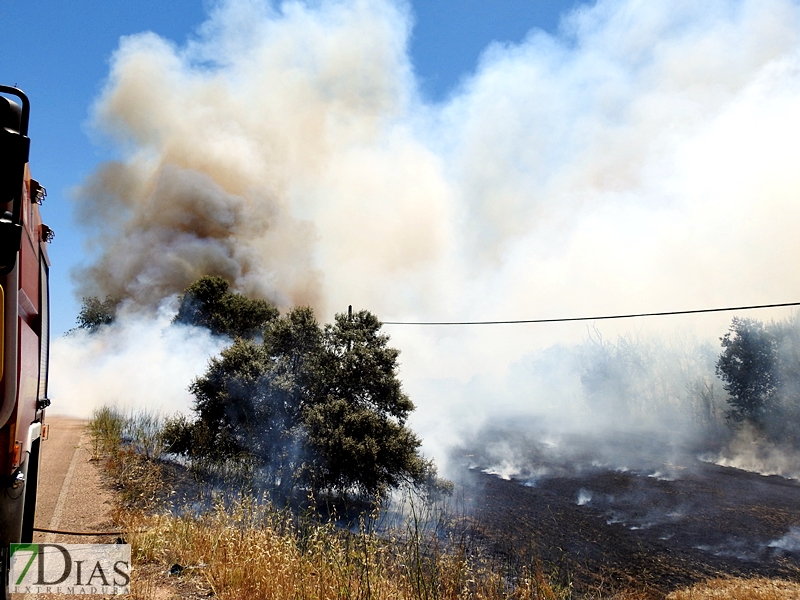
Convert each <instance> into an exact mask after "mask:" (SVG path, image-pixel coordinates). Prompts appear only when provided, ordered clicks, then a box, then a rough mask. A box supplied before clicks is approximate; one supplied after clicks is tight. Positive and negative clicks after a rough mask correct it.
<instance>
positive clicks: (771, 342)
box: [716, 317, 779, 425]
mask: <svg viewBox="0 0 800 600" xmlns="http://www.w3.org/2000/svg"><path fill="white" fill-rule="evenodd" d="M720 340H721V342H722V347H723V348H724V350H723V351H722V354H720V357H719V359H718V360H717V366H716V371H717V375H718V376H719V378H720V379H722V381H723V388H724V389H725V391H726V392H728V394H729V400H728V401H729V403H730V405H731V407H732V408H731V410H729V411H728V418H729V419H731V420H732V421H734V422H737V423H738V422H742V421H745V420H747V421H750V422H752V423H754V424H757V425H764V423H765V420H766V419H767V418H768V417H769V416H770V413H771V412H772V411H774V408H775V405H776V396H777V392H778V385H777V383H778V377H776V368H777V366H778V363H779V353H778V338H777V336H776V328H775V327H774V326H772V327H767V326H765V325H764V324H763V323H761V322H760V321H756V320H754V319H740V318H738V317H734V318H733V322H732V323H731V326H730V329H729V330H728V332H727V333H726V334H725V335H724V336H723V337H722V338H720Z"/></svg>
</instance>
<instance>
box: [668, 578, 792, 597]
mask: <svg viewBox="0 0 800 600" xmlns="http://www.w3.org/2000/svg"><path fill="white" fill-rule="evenodd" d="M798 598H800V583H795V582H791V581H783V580H780V579H766V578H763V577H758V578H754V579H712V580H710V581H706V582H705V583H701V584H697V585H695V586H692V587H691V588H687V589H685V590H679V591H676V592H672V593H671V594H669V595H668V596H667V600H797V599H798Z"/></svg>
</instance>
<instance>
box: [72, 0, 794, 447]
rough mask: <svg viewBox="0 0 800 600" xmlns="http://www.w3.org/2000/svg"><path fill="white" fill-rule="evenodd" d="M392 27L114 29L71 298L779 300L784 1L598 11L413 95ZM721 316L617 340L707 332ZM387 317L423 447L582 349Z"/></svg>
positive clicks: (530, 395)
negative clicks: (84, 254) (205, 284)
mask: <svg viewBox="0 0 800 600" xmlns="http://www.w3.org/2000/svg"><path fill="white" fill-rule="evenodd" d="M412 31H413V14H412V13H411V11H410V7H409V6H408V5H407V4H406V3H404V2H402V1H401V0H397V1H393V0H371V1H367V0H321V1H320V2H299V1H295V2H285V3H282V4H272V3H269V2H266V1H265V2H258V1H257V0H230V1H227V2H222V3H220V4H218V5H217V6H216V8H215V9H214V10H213V11H212V13H211V14H210V16H209V19H208V21H207V22H206V23H205V25H203V27H202V28H201V29H200V30H199V31H198V33H197V35H196V36H195V37H194V38H193V39H191V40H189V41H188V42H186V43H185V44H182V45H176V44H175V43H172V42H169V41H166V40H164V39H161V38H159V37H158V36H156V35H154V34H150V33H143V34H140V35H135V36H130V37H126V38H123V39H122V40H121V42H120V46H119V49H118V50H117V52H116V53H115V54H114V56H113V58H112V61H111V71H110V74H109V78H108V81H107V83H106V86H105V88H104V90H103V92H102V94H101V95H100V97H99V99H98V101H97V105H96V108H95V112H94V115H95V116H94V124H95V126H96V127H97V128H98V129H99V130H100V131H102V132H104V133H105V134H106V135H107V136H108V137H109V139H110V140H111V142H112V143H113V144H116V147H117V148H118V152H119V160H118V161H116V162H113V163H109V164H105V165H102V166H101V167H99V168H98V170H97V172H96V173H95V174H94V175H93V176H92V177H90V179H89V180H88V181H87V182H86V183H85V185H84V186H83V187H82V188H81V190H80V191H79V193H78V195H77V202H78V206H79V209H80V214H81V215H82V219H83V220H84V221H85V222H87V224H88V225H90V226H91V227H92V228H93V229H92V231H93V232H94V234H93V242H94V246H93V248H92V249H91V250H92V251H93V252H94V255H93V259H92V262H91V264H90V266H89V267H87V268H86V269H85V270H84V271H82V272H81V273H79V274H77V281H78V283H79V287H80V290H81V292H82V293H83V294H85V295H88V294H93V295H100V296H103V295H106V294H108V295H112V296H115V297H120V298H125V299H128V300H129V301H130V302H132V303H135V304H137V305H139V306H156V305H158V304H159V302H160V301H161V300H162V299H163V298H165V297H167V296H169V295H170V294H174V293H176V292H179V291H180V290H181V289H183V287H185V286H186V285H187V284H188V283H190V282H191V281H193V280H194V279H196V278H197V277H198V276H200V275H202V274H204V273H210V274H215V275H222V276H225V277H227V278H228V279H229V280H231V281H232V282H233V283H234V286H235V288H236V289H237V290H239V291H243V292H245V293H249V294H255V295H259V296H261V297H265V298H268V299H270V300H272V301H273V302H275V303H276V304H277V305H279V306H280V307H287V306H290V305H294V304H301V303H308V304H311V305H312V306H314V307H315V308H316V309H317V311H318V313H319V316H320V318H321V319H322V320H329V319H330V317H331V315H332V313H333V312H334V311H341V310H343V309H345V307H346V306H347V305H348V304H353V305H354V306H355V307H357V308H362V307H363V308H368V309H370V310H372V311H374V312H375V313H377V314H378V315H379V317H381V318H383V319H386V320H394V319H397V320H402V319H409V320H477V319H509V318H531V317H542V318H545V317H561V316H565V315H567V316H568V315H586V314H604V313H620V312H642V311H658V310H670V309H680V308H696V307H704V306H725V305H741V304H751V303H752V304H758V303H770V302H779V301H792V300H796V299H798V298H800V280H798V279H797V278H796V277H791V276H787V273H790V272H791V271H790V270H789V269H788V267H789V266H790V262H789V261H790V260H791V257H796V256H798V255H800V236H798V235H797V234H796V223H798V222H800V203H798V202H797V201H796V199H797V197H798V194H799V193H800V170H798V169H797V167H796V166H797V164H800V113H799V112H798V110H797V106H799V105H800V104H799V102H800V7H798V5H797V3H796V2H793V1H791V0H715V1H711V2H703V3H697V2H689V1H679V2H644V1H642V0H600V1H598V2H597V3H596V5H594V6H591V7H589V6H584V7H582V9H581V10H580V11H575V12H573V13H571V14H569V15H566V16H565V17H564V20H563V22H562V26H561V31H560V33H559V34H558V35H555V36H553V35H548V34H546V33H544V32H542V31H537V30H531V32H530V33H529V35H528V36H527V38H526V39H525V40H524V41H523V42H521V43H520V44H494V45H492V46H490V47H489V48H487V49H486V51H485V52H484V54H483V56H482V58H481V60H480V63H479V64H478V65H477V67H476V70H475V72H474V73H473V74H471V75H470V76H469V77H467V78H466V79H465V80H464V81H463V82H462V84H461V85H460V87H459V88H458V89H456V90H454V91H453V93H452V94H451V96H450V97H449V98H448V99H447V100H445V101H442V102H439V103H431V102H428V101H426V100H425V99H424V98H422V97H421V96H420V94H419V91H418V87H417V82H416V80H415V75H414V66H413V64H412V63H411V61H410V58H409V52H408V43H409V36H410V35H412ZM778 315H779V316H780V314H779V313H778ZM759 316H762V315H759ZM763 316H765V317H769V316H770V314H769V313H766V314H764V315H763ZM728 322H729V315H717V316H712V317H708V318H705V319H700V318H693V319H692V320H689V319H678V320H671V321H666V320H663V319H662V320H655V321H642V322H640V323H639V324H637V325H636V327H637V331H636V335H647V334H649V333H650V332H653V331H657V330H661V331H663V330H665V329H674V328H677V329H680V330H682V331H684V332H686V331H692V330H694V331H695V332H696V333H697V335H700V336H708V337H710V338H711V339H712V341H716V340H713V338H714V337H719V336H720V335H721V334H722V333H724V331H725V329H726V328H727V323H728ZM628 327H633V325H631V324H630V323H625V324H623V323H615V324H611V323H609V324H606V325H603V328H602V329H603V332H604V333H605V335H606V337H608V338H609V339H610V337H609V336H616V335H617V334H618V333H620V332H624V331H625V328H628ZM389 332H390V333H391V334H392V336H393V342H394V344H395V345H397V346H398V347H399V348H401V349H402V350H403V355H402V357H401V358H402V360H403V373H402V376H403V379H404V381H405V385H406V389H407V391H408V392H409V394H410V396H411V397H412V399H413V400H414V401H415V402H416V404H417V405H418V411H417V413H416V414H415V417H414V422H413V423H412V425H414V426H415V427H416V428H417V429H418V430H419V431H420V432H421V433H422V434H423V436H424V438H425V444H426V447H427V448H428V449H429V451H432V452H434V453H435V454H436V455H437V456H442V455H443V454H444V450H443V449H444V448H446V447H447V446H448V445H450V444H451V443H452V442H453V441H454V440H456V439H457V438H458V436H459V435H460V431H462V430H469V429H470V428H472V427H474V426H477V425H479V424H480V423H481V422H482V421H483V420H484V418H485V417H486V416H487V415H488V414H491V413H495V414H496V413H505V414H510V413H515V414H516V413H529V414H530V413H537V412H541V411H542V410H544V409H543V408H542V406H543V405H546V404H547V403H548V401H549V399H548V396H547V394H546V392H545V393H536V392H535V390H532V389H531V386H527V387H526V386H521V387H520V386H516V385H513V384H512V382H513V381H514V373H519V372H520V365H524V364H525V362H526V361H528V360H530V359H529V358H524V357H526V356H530V354H529V353H531V352H533V353H534V354H535V355H536V356H538V355H539V354H537V353H539V352H541V349H542V348H546V347H548V346H552V345H554V344H574V343H577V342H579V341H581V340H582V339H585V337H586V329H585V328H584V327H583V326H582V325H576V326H566V325H552V326H542V327H538V328H533V327H516V328H514V327H508V326H506V327H500V328H488V327H486V328H478V329H475V328H473V329H470V328H453V329H445V328H440V329H423V328H411V327H408V328H401V327H393V328H391V329H390V330H389ZM687 335H688V336H690V335H691V334H690V333H687ZM548 356H552V353H551V354H549V355H548ZM558 368H559V367H558V366H556V369H558ZM534 387H535V386H534ZM562 388H563V386H562ZM564 393H567V392H564ZM575 393H576V394H578V393H579V390H576V391H575ZM555 397H556V396H554V398H555ZM557 397H562V395H559V396H557ZM552 403H553V406H552V409H550V408H547V409H546V410H547V411H548V412H549V413H550V414H553V413H558V412H559V410H560V409H559V405H558V403H557V402H555V401H553V402H552ZM573 406H580V402H575V403H573ZM610 410H611V409H610ZM587 414H588V413H586V412H585V411H584V412H581V411H580V410H576V411H573V412H569V411H568V412H567V415H566V417H567V420H569V421H570V422H575V421H580V420H581V419H584V420H585V421H586V425H587V426H593V425H594V421H593V420H592V419H591V418H589V417H587V416H586V415H587ZM587 419H588V420H587Z"/></svg>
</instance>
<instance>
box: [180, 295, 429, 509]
mask: <svg viewBox="0 0 800 600" xmlns="http://www.w3.org/2000/svg"><path fill="white" fill-rule="evenodd" d="M380 329H381V323H380V321H379V320H378V319H377V317H375V315H373V314H372V313H370V312H368V311H360V312H357V313H355V314H353V315H352V317H348V316H347V315H336V318H335V322H334V323H333V324H330V325H326V326H325V327H321V326H320V325H319V323H318V322H317V321H316V318H315V317H314V313H313V311H312V310H311V309H310V308H307V307H302V308H296V309H294V310H292V311H290V312H289V313H288V314H286V315H284V316H282V317H280V318H278V319H274V320H272V321H270V322H269V323H268V325H267V327H266V328H265V330H264V333H263V340H262V341H255V340H247V339H238V340H237V341H236V342H234V344H233V345H232V346H231V347H229V348H227V349H226V350H224V351H223V352H222V353H221V355H220V356H219V357H217V358H214V359H212V361H211V363H210V365H209V368H208V370H207V372H206V373H205V374H204V375H203V376H202V377H199V378H198V379H196V380H195V381H194V382H193V383H192V385H191V387H190V390H191V392H192V393H193V394H194V396H195V405H194V412H195V415H196V418H195V420H194V421H192V422H188V421H184V422H179V423H177V424H174V423H173V425H172V427H171V429H170V431H171V434H170V435H171V442H172V444H173V449H174V450H175V451H177V452H181V453H183V454H187V455H190V456H205V457H214V458H215V459H217V460H224V459H225V458H227V457H232V456H236V455H240V454H242V453H246V454H247V455H249V456H251V457H253V458H254V459H255V460H256V461H257V463H258V464H259V465H260V467H261V468H262V469H263V472H264V474H265V476H266V478H267V479H268V480H271V482H272V483H273V485H274V487H275V489H277V490H279V491H280V492H281V493H283V494H287V493H288V492H289V490H290V489H291V488H292V487H294V486H295V485H300V486H305V487H307V488H313V489H314V490H318V491H323V490H331V491H340V492H342V491H349V490H357V491H359V492H361V493H365V494H372V495H375V494H380V493H382V491H384V490H385V489H387V488H391V487H395V486H397V485H399V484H400V483H402V482H404V481H409V482H415V483H421V482H423V481H429V480H431V478H435V470H434V467H433V465H432V463H430V462H429V461H427V460H425V459H424V458H422V457H421V455H420V454H419V446H420V440H419V438H417V436H416V435H415V434H414V433H413V432H412V431H411V430H410V429H408V427H407V426H406V419H407V418H408V416H409V414H410V413H411V411H412V410H413V409H414V405H413V404H412V402H411V401H410V400H409V398H408V396H406V394H405V393H404V392H403V390H402V386H401V384H400V381H399V379H398V377H397V368H398V356H399V351H398V350H396V349H394V348H390V347H389V346H388V342H389V336H387V335H385V334H383V333H381V331H380Z"/></svg>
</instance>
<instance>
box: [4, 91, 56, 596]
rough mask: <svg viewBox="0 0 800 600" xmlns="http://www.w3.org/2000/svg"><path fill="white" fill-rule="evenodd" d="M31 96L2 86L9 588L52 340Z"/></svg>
mask: <svg viewBox="0 0 800 600" xmlns="http://www.w3.org/2000/svg"><path fill="white" fill-rule="evenodd" d="M29 116H30V102H29V101H28V97H27V96H26V95H25V94H24V93H23V92H22V91H21V90H19V89H17V88H15V87H8V86H0V302H2V306H3V314H2V318H1V319H0V331H2V334H0V338H2V344H0V551H1V552H2V573H3V582H2V583H3V586H2V592H0V596H1V597H3V598H5V597H6V594H7V591H6V590H7V587H6V581H5V580H6V573H7V571H8V567H7V566H8V547H9V544H11V543H15V542H20V541H22V542H25V541H31V540H32V536H33V515H34V510H35V507H36V484H37V480H38V474H39V446H40V443H41V439H42V432H43V428H44V412H45V408H46V407H47V406H48V405H49V404H50V401H49V400H48V399H47V368H48V356H49V343H50V311H49V292H48V278H49V268H50V261H49V260H48V258H47V249H46V245H47V243H48V242H49V241H50V240H51V239H52V237H53V232H52V231H51V230H50V228H49V227H47V225H44V224H43V223H42V219H41V217H40V216H39V205H40V204H41V203H42V200H43V199H44V197H45V190H44V188H43V187H42V186H41V185H39V183H38V182H36V181H35V180H33V179H31V176H30V171H29V170H28V150H29V147H30V139H29V138H28V120H29Z"/></svg>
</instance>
